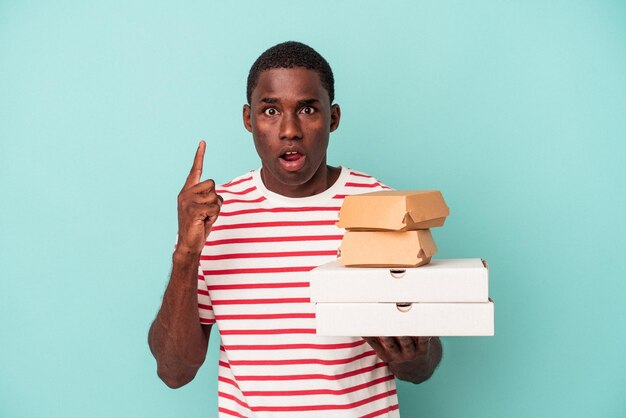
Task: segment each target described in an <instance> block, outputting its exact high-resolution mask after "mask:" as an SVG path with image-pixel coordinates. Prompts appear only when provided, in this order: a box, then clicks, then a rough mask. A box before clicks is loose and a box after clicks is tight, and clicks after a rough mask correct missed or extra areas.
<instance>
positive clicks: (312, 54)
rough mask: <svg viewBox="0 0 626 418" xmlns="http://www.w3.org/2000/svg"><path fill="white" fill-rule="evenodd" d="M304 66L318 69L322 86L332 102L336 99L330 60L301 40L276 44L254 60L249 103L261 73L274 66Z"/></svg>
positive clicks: (249, 85) (249, 86)
mask: <svg viewBox="0 0 626 418" xmlns="http://www.w3.org/2000/svg"><path fill="white" fill-rule="evenodd" d="M296 67H303V68H306V69H308V70H313V71H316V72H317V74H318V75H319V77H320V81H321V83H322V86H324V88H325V89H326V91H327V92H328V97H329V98H330V103H332V102H333V100H335V79H334V77H333V71H332V70H331V69H330V65H329V64H328V62H327V61H326V60H325V59H324V57H322V56H321V55H320V54H319V53H318V52H317V51H316V50H314V49H313V48H311V47H310V46H308V45H305V44H303V43H301V42H295V41H287V42H283V43H280V44H278V45H274V46H273V47H271V48H269V49H268V50H267V51H265V52H264V53H262V54H261V55H260V56H259V58H257V59H256V61H254V64H252V67H251V68H250V72H249V73H248V86H247V90H246V97H247V99H248V103H250V98H251V97H252V90H254V88H255V87H256V85H257V83H258V81H259V75H260V74H261V73H262V72H263V71H266V70H271V69H273V68H296Z"/></svg>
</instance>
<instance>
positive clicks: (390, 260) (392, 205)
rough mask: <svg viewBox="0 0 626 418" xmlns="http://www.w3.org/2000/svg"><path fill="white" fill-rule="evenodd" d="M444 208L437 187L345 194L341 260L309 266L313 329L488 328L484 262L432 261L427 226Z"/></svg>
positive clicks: (488, 331)
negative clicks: (313, 305)
mask: <svg viewBox="0 0 626 418" xmlns="http://www.w3.org/2000/svg"><path fill="white" fill-rule="evenodd" d="M449 213H450V211H449V209H448V206H447V205H446V203H445V201H444V199H443V196H442V195H441V192H439V191H436V190H426V191H424V190H422V191H380V192H373V193H365V194H361V195H353V196H347V197H346V198H345V200H344V203H343V205H342V207H341V210H340V212H339V221H338V222H337V226H339V227H341V228H345V229H346V233H345V235H344V238H343V241H342V242H341V247H340V249H339V254H338V260H337V261H334V262H331V263H328V264H324V265H322V266H320V267H318V268H316V269H313V270H311V272H310V274H311V280H310V281H311V301H312V302H315V304H316V305H315V312H316V320H317V334H318V335H326V336H361V337H366V336H380V337H382V336H487V335H493V334H494V304H493V301H492V300H491V299H490V298H489V270H488V267H487V263H486V262H485V261H484V260H481V259H479V258H467V259H447V260H445V259H441V260H437V259H435V260H431V258H432V256H433V255H434V254H435V253H436V252H437V247H436V246H435V242H434V241H433V238H432V235H431V233H430V228H434V227H440V226H443V224H444V222H445V220H446V217H447V216H448V215H449Z"/></svg>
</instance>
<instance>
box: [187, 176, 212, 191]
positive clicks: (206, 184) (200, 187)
mask: <svg viewBox="0 0 626 418" xmlns="http://www.w3.org/2000/svg"><path fill="white" fill-rule="evenodd" d="M187 190H189V192H191V193H207V192H210V191H213V190H215V182H214V181H213V180H212V179H207V180H204V181H202V182H200V183H197V184H193V185H191V186H190V187H189V188H188V189H187Z"/></svg>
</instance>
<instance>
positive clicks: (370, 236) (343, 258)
mask: <svg viewBox="0 0 626 418" xmlns="http://www.w3.org/2000/svg"><path fill="white" fill-rule="evenodd" d="M436 252H437V246H436V245H435V242H434V241H433V236H432V235H431V233H430V230H429V229H420V230H417V231H405V232H398V231H346V233H345V235H344V236H343V240H342V241H341V246H340V248H339V263H340V264H342V265H344V266H353V267H367V266H370V267H376V266H377V267H417V266H421V265H424V264H428V263H429V262H430V259H431V257H432V256H433V254H435V253H436Z"/></svg>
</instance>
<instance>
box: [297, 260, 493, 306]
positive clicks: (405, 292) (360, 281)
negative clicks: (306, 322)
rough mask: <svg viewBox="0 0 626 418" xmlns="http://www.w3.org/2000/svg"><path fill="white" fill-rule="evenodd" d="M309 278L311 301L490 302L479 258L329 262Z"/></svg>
mask: <svg viewBox="0 0 626 418" xmlns="http://www.w3.org/2000/svg"><path fill="white" fill-rule="evenodd" d="M342 258H343V256H342ZM309 281H310V291H311V302H342V303H353V302H358V303H363V302H374V303H375V302H394V303H395V302H443V303H448V302H463V303H468V302H470V303H474V302H488V301H489V269H488V266H487V262H486V261H484V260H481V259H480V258H456V259H433V260H432V261H431V262H430V264H427V265H425V266H421V267H412V268H380V267H365V268H355V267H345V266H342V265H341V264H340V263H339V262H338V261H332V262H330V263H326V264H323V265H321V266H319V267H317V268H314V269H313V270H311V271H310V272H309Z"/></svg>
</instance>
